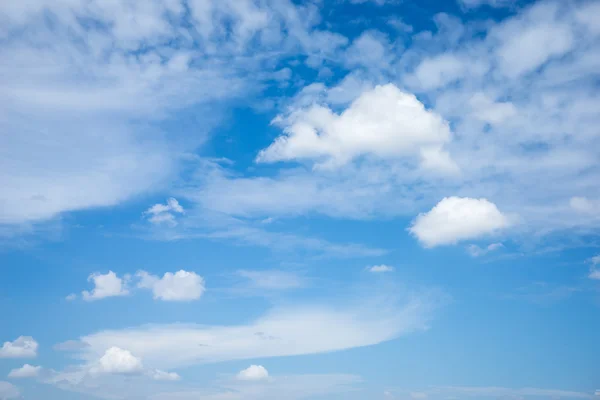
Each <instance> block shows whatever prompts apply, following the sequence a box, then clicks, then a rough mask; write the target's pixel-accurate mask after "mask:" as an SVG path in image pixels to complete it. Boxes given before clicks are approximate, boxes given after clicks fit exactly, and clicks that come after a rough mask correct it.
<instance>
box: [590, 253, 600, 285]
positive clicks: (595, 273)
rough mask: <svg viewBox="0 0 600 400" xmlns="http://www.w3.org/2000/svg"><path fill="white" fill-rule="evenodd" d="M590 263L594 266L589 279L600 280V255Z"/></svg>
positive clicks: (591, 259)
mask: <svg viewBox="0 0 600 400" xmlns="http://www.w3.org/2000/svg"><path fill="white" fill-rule="evenodd" d="M589 262H590V264H592V268H591V270H590V274H589V275H588V277H589V278H590V279H595V280H600V269H599V268H598V265H600V254H598V255H597V256H594V257H592V258H590V260H589Z"/></svg>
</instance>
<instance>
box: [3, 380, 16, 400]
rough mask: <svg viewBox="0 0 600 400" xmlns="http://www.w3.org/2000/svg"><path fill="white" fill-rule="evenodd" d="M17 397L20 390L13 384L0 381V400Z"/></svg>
mask: <svg viewBox="0 0 600 400" xmlns="http://www.w3.org/2000/svg"><path fill="white" fill-rule="evenodd" d="M19 397H21V392H20V391H19V389H18V388H17V387H16V386H15V385H13V384H12V383H9V382H4V381H0V400H10V399H18V398H19Z"/></svg>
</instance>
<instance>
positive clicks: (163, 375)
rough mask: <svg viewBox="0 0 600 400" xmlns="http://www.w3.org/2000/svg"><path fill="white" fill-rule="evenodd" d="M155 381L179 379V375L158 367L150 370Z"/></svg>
mask: <svg viewBox="0 0 600 400" xmlns="http://www.w3.org/2000/svg"><path fill="white" fill-rule="evenodd" d="M150 375H151V377H152V379H154V380H155V381H179V380H181V376H179V374H178V373H176V372H166V371H161V370H159V369H157V370H154V371H152V373H151V374H150Z"/></svg>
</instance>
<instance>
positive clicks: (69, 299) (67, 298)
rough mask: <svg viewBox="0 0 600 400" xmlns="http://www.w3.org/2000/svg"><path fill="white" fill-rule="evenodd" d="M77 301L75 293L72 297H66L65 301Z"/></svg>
mask: <svg viewBox="0 0 600 400" xmlns="http://www.w3.org/2000/svg"><path fill="white" fill-rule="evenodd" d="M75 299H77V295H76V294H75V293H71V294H70V295H68V296H67V297H65V300H67V301H73V300H75Z"/></svg>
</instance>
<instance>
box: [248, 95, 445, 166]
mask: <svg viewBox="0 0 600 400" xmlns="http://www.w3.org/2000/svg"><path fill="white" fill-rule="evenodd" d="M275 123H277V124H278V125H280V126H282V127H283V128H284V132H285V133H284V135H282V136H280V137H278V138H277V139H276V140H275V142H273V143H272V144H271V145H270V146H269V147H268V148H266V149H264V150H262V151H261V152H260V153H259V155H258V157H257V160H258V161H259V162H275V161H285V160H303V159H308V160H316V162H317V164H316V166H317V167H339V166H342V165H344V164H347V163H348V162H350V161H352V160H354V159H356V158H357V157H360V156H376V157H382V158H390V157H392V158H394V157H409V158H411V157H412V158H417V159H418V158H419V157H423V154H424V152H427V151H429V150H435V151H438V152H440V153H442V154H445V151H444V150H443V146H444V144H445V143H447V142H448V141H449V140H450V137H451V132H450V128H449V126H448V123H447V122H446V121H444V119H443V118H441V117H440V116H439V115H437V114H436V113H434V112H432V111H430V110H427V109H426V108H425V106H424V105H423V104H422V103H421V102H420V101H419V100H417V98H416V97H415V96H414V95H412V94H409V93H405V92H403V91H401V90H400V89H399V88H398V87H396V86H395V85H393V84H388V85H384V86H377V87H375V88H374V89H372V90H369V91H366V92H364V93H362V94H361V95H360V96H359V97H358V98H357V99H356V100H354V101H353V102H352V104H351V105H350V106H349V107H348V108H347V109H346V110H345V111H343V112H342V113H341V114H336V113H334V112H333V111H332V110H331V109H330V108H328V107H325V106H320V105H313V106H311V107H309V108H307V109H300V110H296V111H294V112H292V113H291V114H290V115H287V116H279V117H278V118H277V119H276V120H275Z"/></svg>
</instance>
